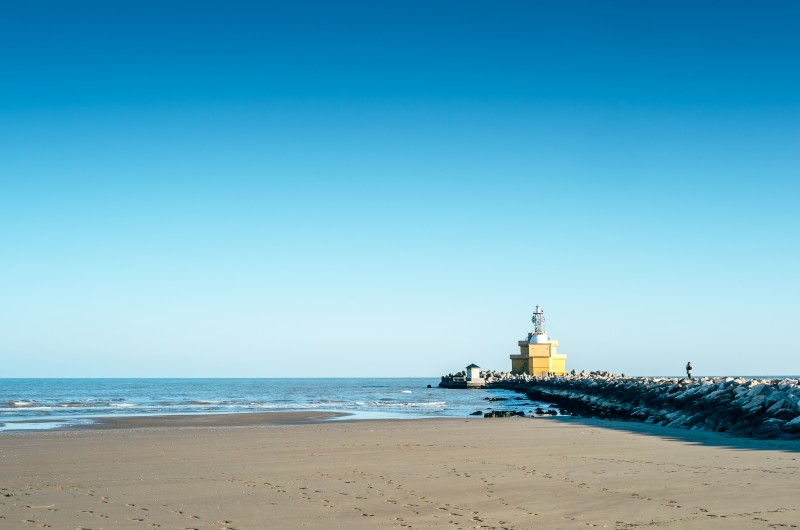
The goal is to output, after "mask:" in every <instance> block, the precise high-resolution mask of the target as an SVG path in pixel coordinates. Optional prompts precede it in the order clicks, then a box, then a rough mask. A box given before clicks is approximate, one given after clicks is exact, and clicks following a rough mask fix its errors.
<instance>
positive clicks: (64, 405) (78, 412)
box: [0, 378, 547, 431]
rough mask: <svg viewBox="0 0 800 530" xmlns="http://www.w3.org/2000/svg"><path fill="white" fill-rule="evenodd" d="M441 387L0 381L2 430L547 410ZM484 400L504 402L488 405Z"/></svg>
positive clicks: (433, 381) (427, 381)
mask: <svg viewBox="0 0 800 530" xmlns="http://www.w3.org/2000/svg"><path fill="white" fill-rule="evenodd" d="M438 384H439V379H438V378H411V379H409V378H403V379H0V431H12V430H14V431H16V430H27V429H51V428H54V427H59V426H63V425H67V424H76V423H91V422H92V421H94V420H93V419H94V418H97V417H103V416H146V415H168V414H229V413H239V412H265V411H293V410H321V411H335V412H347V413H350V414H354V415H355V417H356V418H358V419H374V418H425V417H447V416H449V417H465V416H468V415H469V414H470V413H471V412H474V411H475V410H483V411H486V410H489V409H495V410H504V409H513V410H524V411H525V412H526V413H527V412H528V411H531V410H534V409H535V408H536V407H537V406H541V407H542V408H547V405H546V404H540V403H532V402H530V401H527V400H525V401H520V400H517V399H514V398H517V397H520V396H519V395H518V394H515V393H513V392H511V391H508V390H452V389H440V388H438V387H437V385H438ZM427 385H431V387H433V388H427ZM487 397H505V398H509V399H508V401H496V402H488V401H487V400H486V399H485V398H487Z"/></svg>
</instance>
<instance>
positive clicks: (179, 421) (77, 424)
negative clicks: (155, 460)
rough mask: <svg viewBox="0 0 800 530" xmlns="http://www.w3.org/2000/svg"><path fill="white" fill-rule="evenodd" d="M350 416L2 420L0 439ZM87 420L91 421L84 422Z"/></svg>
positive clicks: (295, 413)
mask: <svg viewBox="0 0 800 530" xmlns="http://www.w3.org/2000/svg"><path fill="white" fill-rule="evenodd" d="M349 416H352V414H350V413H346V412H332V411H316V410H309V411H289V412H284V411H270V412H230V413H219V414H158V415H155V414H154V415H141V416H116V417H110V416H95V417H86V418H80V419H78V420H74V419H73V420H55V419H54V420H49V419H47V420H41V419H40V420H28V421H19V422H10V421H6V422H4V430H3V431H0V439H1V438H2V437H3V436H5V435H9V434H15V435H20V434H22V435H27V434H42V433H48V432H66V431H103V430H119V429H149V428H182V427H258V426H277V425H302V424H310V423H320V422H325V421H330V420H334V419H343V418H347V417H349ZM87 421H90V422H91V423H83V422H87ZM15 423H19V424H23V425H30V424H57V426H53V427H47V428H41V429H30V428H28V429H13V428H12V427H11V426H13V425H14V424H15Z"/></svg>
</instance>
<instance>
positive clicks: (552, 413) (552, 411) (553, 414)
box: [547, 409, 558, 416]
mask: <svg viewBox="0 0 800 530" xmlns="http://www.w3.org/2000/svg"><path fill="white" fill-rule="evenodd" d="M547 413H548V414H549V415H551V416H558V412H556V411H554V410H553V409H550V410H548V411H547Z"/></svg>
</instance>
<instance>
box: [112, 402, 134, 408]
mask: <svg viewBox="0 0 800 530" xmlns="http://www.w3.org/2000/svg"><path fill="white" fill-rule="evenodd" d="M108 406H109V407H119V408H131V407H135V406H136V403H109V404H108Z"/></svg>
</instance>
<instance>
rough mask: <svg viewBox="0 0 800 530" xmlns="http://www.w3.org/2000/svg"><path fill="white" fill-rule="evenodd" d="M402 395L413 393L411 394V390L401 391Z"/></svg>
mask: <svg viewBox="0 0 800 530" xmlns="http://www.w3.org/2000/svg"><path fill="white" fill-rule="evenodd" d="M400 393H401V394H411V393H412V392H411V390H401V391H400Z"/></svg>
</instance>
